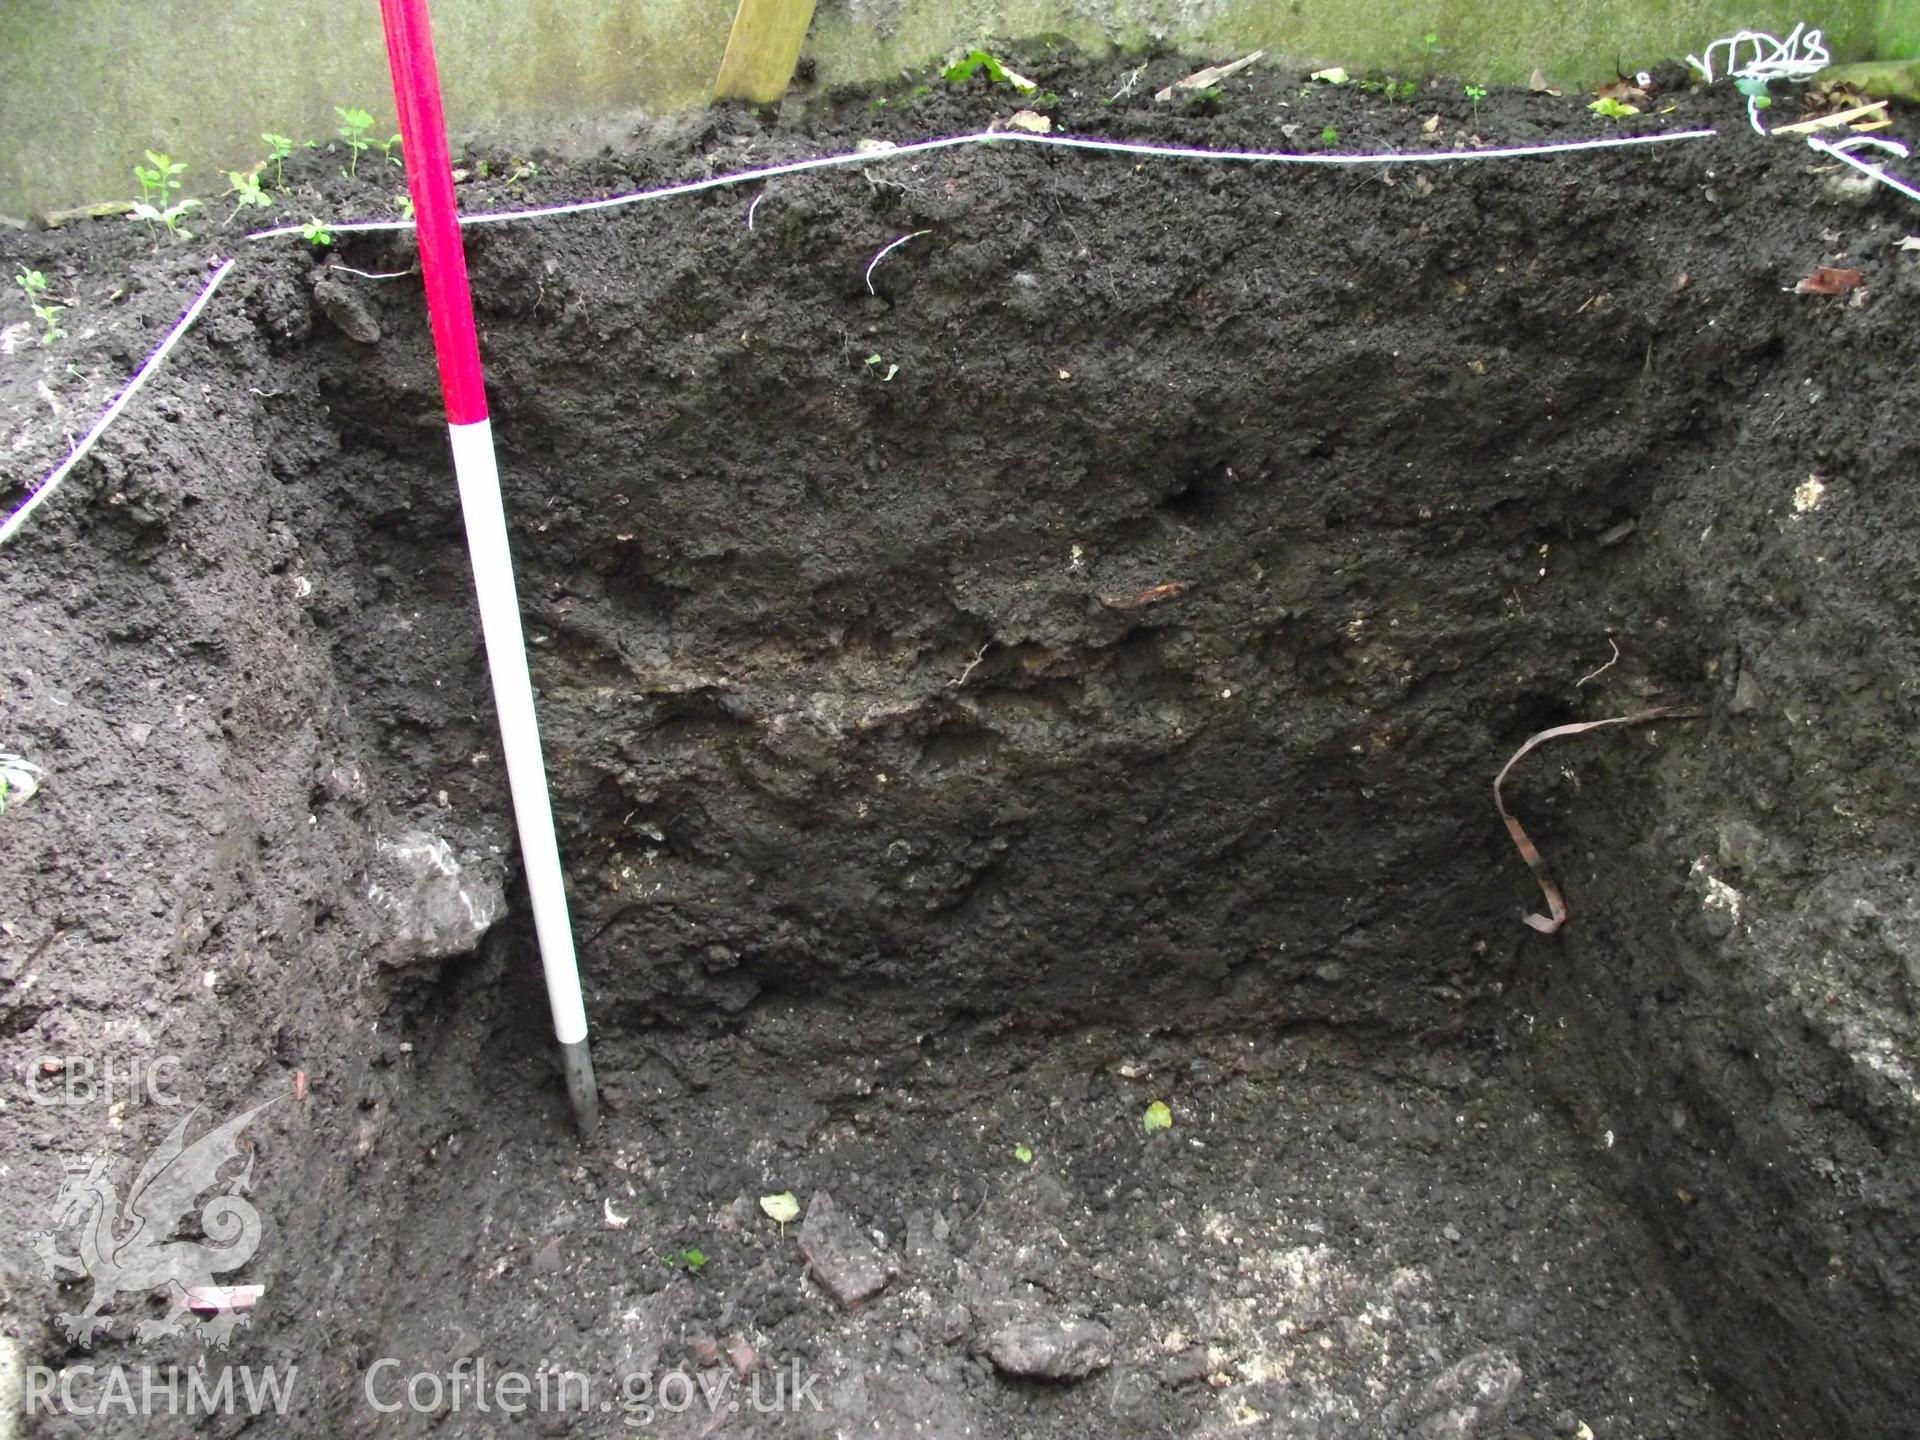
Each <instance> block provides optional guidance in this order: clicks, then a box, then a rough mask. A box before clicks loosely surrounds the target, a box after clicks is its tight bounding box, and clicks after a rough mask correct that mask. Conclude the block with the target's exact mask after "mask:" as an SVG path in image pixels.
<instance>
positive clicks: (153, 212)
mask: <svg viewBox="0 0 1920 1440" xmlns="http://www.w3.org/2000/svg"><path fill="white" fill-rule="evenodd" d="M186 169H187V164H186V161H184V160H175V159H174V158H173V157H172V156H171V155H167V154H164V153H162V154H159V155H156V154H154V153H153V151H151V150H149V151H147V163H146V164H145V165H135V166H134V167H133V176H134V179H136V180H138V181H139V182H140V198H139V199H138V200H136V201H134V202H133V218H134V219H136V220H144V221H146V222H147V231H148V233H149V234H151V235H152V236H153V237H154V238H155V239H156V240H157V239H158V238H159V235H160V232H159V231H157V230H155V229H154V228H153V227H154V223H155V222H156V221H158V222H159V223H160V224H162V225H165V226H166V227H167V233H168V234H169V235H171V236H172V237H173V238H174V239H176V240H191V239H192V238H193V232H192V231H191V230H189V229H187V227H186V226H184V225H182V224H181V223H180V217H181V216H183V215H185V214H186V213H187V211H189V210H193V209H196V208H198V206H199V204H200V202H199V201H198V200H175V199H174V198H173V192H174V191H176V190H178V189H179V188H180V177H181V176H182V175H183V174H185V173H186Z"/></svg>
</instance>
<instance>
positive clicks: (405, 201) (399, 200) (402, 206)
mask: <svg viewBox="0 0 1920 1440" xmlns="http://www.w3.org/2000/svg"><path fill="white" fill-rule="evenodd" d="M393 203H394V204H395V205H396V206H397V207H398V208H399V210H400V218H401V219H402V220H411V219H412V218H413V196H411V195H396V196H394V197H393Z"/></svg>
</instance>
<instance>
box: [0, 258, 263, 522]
mask: <svg viewBox="0 0 1920 1440" xmlns="http://www.w3.org/2000/svg"><path fill="white" fill-rule="evenodd" d="M235 263H236V262H235V261H232V260H229V261H227V262H226V263H225V264H224V265H222V266H221V267H220V268H219V269H218V270H216V271H214V272H213V278H212V279H211V280H209V281H207V288H206V289H204V290H202V291H201V292H200V298H199V299H197V300H195V301H194V302H193V304H191V305H189V306H188V307H187V313H186V314H184V315H182V316H181V317H180V322H179V324H177V325H175V326H174V327H173V329H172V330H170V331H168V332H167V338H166V339H164V340H162V341H161V342H160V343H159V344H158V345H156V346H155V347H154V349H153V353H152V354H151V355H149V356H148V357H147V360H146V363H145V364H144V365H142V366H141V367H140V368H139V369H138V370H136V371H134V373H133V378H132V379H131V380H129V381H128V382H127V388H126V389H124V390H122V391H121V392H120V394H119V395H118V396H117V397H116V398H115V399H114V402H113V403H112V404H111V405H109V406H108V407H107V408H106V411H105V413H104V414H102V415H101V417H100V418H99V419H98V420H96V421H95V422H94V425H93V428H92V429H91V430H89V431H88V432H87V433H86V436H85V438H84V439H82V440H81V442H80V443H79V444H78V445H76V446H74V447H73V453H72V454H70V455H69V456H67V458H66V459H65V460H62V461H61V462H60V463H59V464H58V465H57V466H55V467H54V469H53V472H52V473H51V474H50V475H48V476H47V478H46V479H44V480H42V481H41V482H40V487H39V488H38V489H37V490H35V491H34V492H33V494H31V495H29V496H28V497H27V498H26V501H25V503H24V504H22V505H21V506H20V508H19V509H18V510H15V511H14V512H13V514H11V515H9V516H8V517H7V523H6V524H5V525H0V545H4V544H6V543H7V541H9V540H11V539H12V538H13V537H14V533H15V532H16V531H18V530H19V528H20V527H21V526H22V525H24V524H26V523H27V517H28V516H29V515H31V514H33V512H34V511H35V510H37V509H39V508H40V504H41V502H42V501H44V500H45V499H46V498H47V497H48V496H49V495H51V494H53V492H54V489H55V487H56V486H58V485H59V484H60V482H61V481H62V480H65V479H66V478H67V476H68V474H69V473H71V472H72V470H73V467H74V466H76V465H78V464H79V463H80V462H81V460H82V459H84V458H85V457H86V453H87V452H88V451H89V450H91V449H92V448H93V442H94V441H96V440H98V439H99V438H100V436H101V434H102V433H103V432H104V431H105V430H106V428H107V426H109V425H111V424H112V423H113V422H114V421H115V420H116V419H117V418H119V415H120V412H121V411H122V410H124V409H126V408H127V402H128V401H129V400H131V399H133V397H134V396H135V395H136V394H137V393H138V392H139V390H140V387H141V386H143V385H145V384H146V383H147V381H148V380H150V379H152V378H153V373H154V371H156V370H158V369H159V368H160V366H161V363H162V362H163V361H164V360H165V359H166V358H167V352H168V351H169V350H171V349H173V347H174V345H175V344H176V343H177V342H178V341H179V339H180V337H181V336H182V335H184V334H186V333H187V331H188V330H189V329H191V328H192V326H193V322H194V321H195V320H197V319H199V318H200V312H201V311H202V310H204V309H206V308H207V301H209V300H211V299H212V298H213V292H214V291H215V290H218V289H219V288H220V282H221V281H222V280H224V279H226V278H227V273H228V272H229V271H230V270H232V269H233V267H234V265H235Z"/></svg>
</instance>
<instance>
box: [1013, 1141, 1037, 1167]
mask: <svg viewBox="0 0 1920 1440" xmlns="http://www.w3.org/2000/svg"><path fill="white" fill-rule="evenodd" d="M1013 1158H1014V1159H1016V1160H1018V1161H1019V1162H1020V1163H1021V1164H1022V1165H1031V1164H1033V1151H1031V1150H1029V1149H1028V1148H1027V1147H1026V1146H1024V1145H1016V1146H1014V1147H1013Z"/></svg>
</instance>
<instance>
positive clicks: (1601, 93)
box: [1593, 80, 1647, 100]
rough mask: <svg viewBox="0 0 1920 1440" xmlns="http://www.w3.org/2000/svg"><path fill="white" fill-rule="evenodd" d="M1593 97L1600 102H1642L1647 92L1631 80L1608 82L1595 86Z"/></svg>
mask: <svg viewBox="0 0 1920 1440" xmlns="http://www.w3.org/2000/svg"><path fill="white" fill-rule="evenodd" d="M1593 93H1594V95H1595V96H1596V97H1597V98H1598V99H1601V100H1644V99H1646V98H1647V92H1646V91H1645V90H1644V89H1643V88H1641V87H1640V86H1638V85H1636V84H1634V83H1633V81H1631V80H1609V81H1608V82H1607V83H1606V84H1604V85H1601V86H1597V87H1596V88H1595V89H1594V92H1593Z"/></svg>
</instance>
